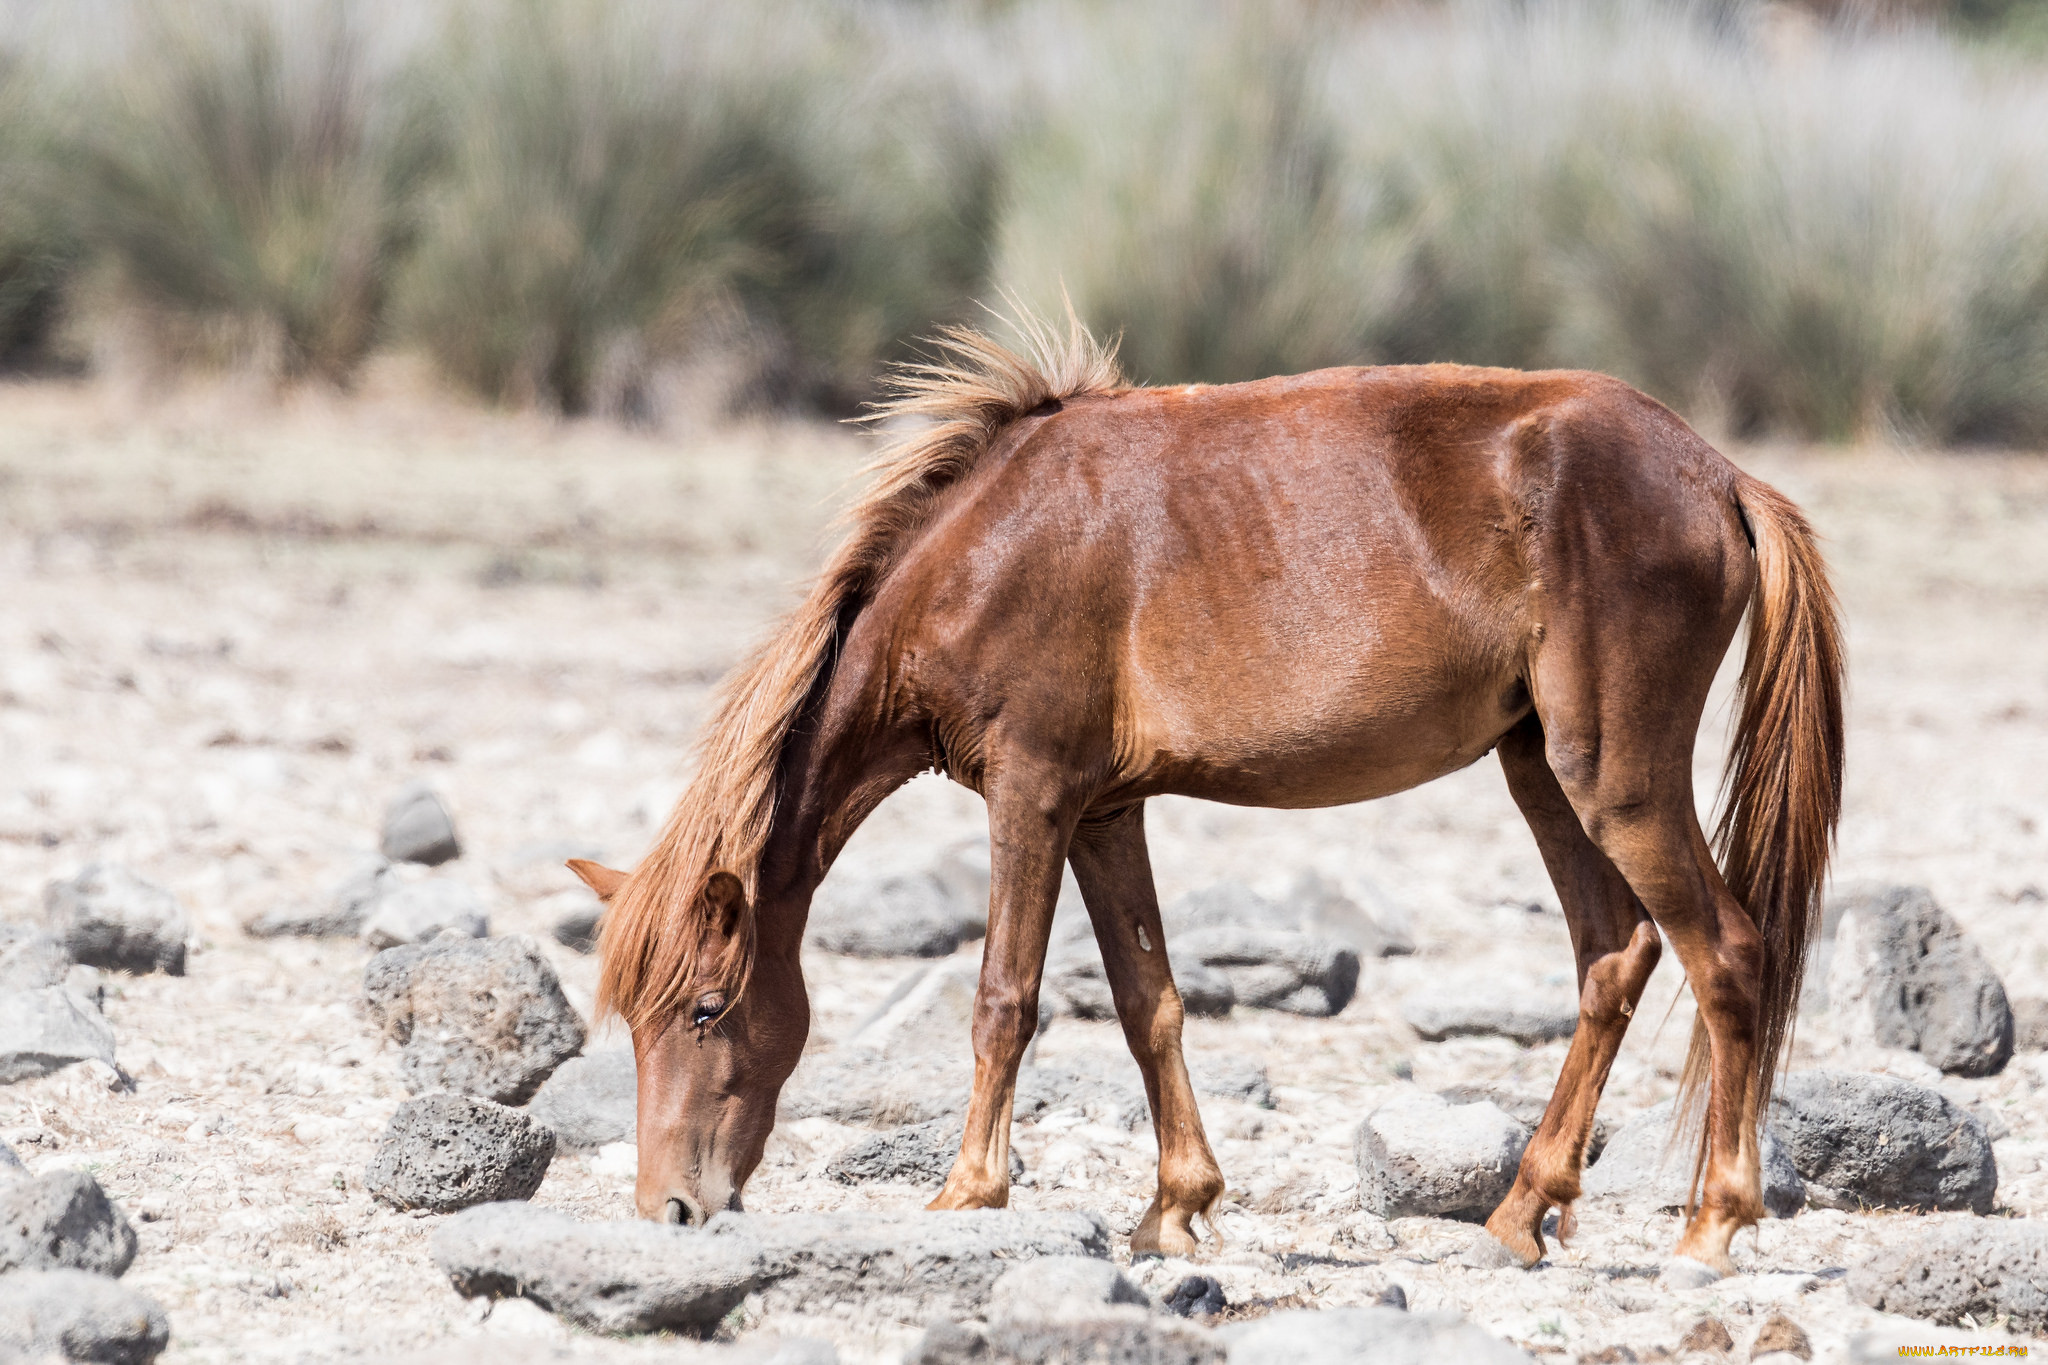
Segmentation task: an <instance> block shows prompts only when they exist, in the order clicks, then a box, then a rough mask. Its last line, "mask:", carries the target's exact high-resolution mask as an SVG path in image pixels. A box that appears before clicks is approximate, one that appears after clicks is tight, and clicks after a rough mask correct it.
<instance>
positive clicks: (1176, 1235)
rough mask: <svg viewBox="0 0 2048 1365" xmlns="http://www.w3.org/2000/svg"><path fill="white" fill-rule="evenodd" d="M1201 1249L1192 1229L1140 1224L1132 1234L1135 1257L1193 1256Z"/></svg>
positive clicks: (1132, 1248) (1132, 1253)
mask: <svg viewBox="0 0 2048 1365" xmlns="http://www.w3.org/2000/svg"><path fill="white" fill-rule="evenodd" d="M1200 1249H1201V1243H1200V1242H1198V1241H1196V1240H1195V1234H1194V1231H1193V1229H1191V1228H1173V1227H1161V1226H1158V1225H1156V1224H1155V1225H1153V1226H1151V1227H1147V1226H1145V1225H1144V1224H1142V1223H1141V1224H1139V1226H1138V1230H1137V1231H1136V1232H1134V1233H1132V1234H1131V1255H1133V1256H1192V1255H1194V1254H1195V1252H1196V1251H1198V1250H1200Z"/></svg>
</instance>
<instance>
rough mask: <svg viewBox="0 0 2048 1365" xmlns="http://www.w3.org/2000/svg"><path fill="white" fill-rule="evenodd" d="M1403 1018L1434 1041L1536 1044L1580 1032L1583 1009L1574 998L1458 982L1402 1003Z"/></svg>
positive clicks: (1425, 992)
mask: <svg viewBox="0 0 2048 1365" xmlns="http://www.w3.org/2000/svg"><path fill="white" fill-rule="evenodd" d="M1401 1018H1402V1019H1404V1020H1406V1021H1407V1024H1408V1027H1410V1028H1412V1029H1414V1030H1415V1031H1416V1032H1417V1033H1419V1034H1421V1035H1422V1036H1423V1038H1424V1039H1426V1040H1427V1041H1429V1042H1432V1043H1440V1042H1442V1041H1443V1040H1444V1039H1446V1038H1475V1037H1488V1036H1491V1037H1497V1038H1512V1039H1514V1040H1515V1041H1516V1042H1518V1043H1521V1044H1523V1045H1524V1046H1529V1047H1533V1046H1535V1045H1536V1044H1537V1043H1548V1042H1554V1041H1556V1040H1557V1039H1560V1038H1569V1037H1571V1036H1572V1034H1574V1033H1576V1032H1577V1031H1578V1027H1579V1007H1578V1005H1577V1003H1576V1002H1574V1001H1572V1000H1570V999H1557V1000H1528V999H1524V998H1521V997H1520V996H1519V995H1517V994H1516V993H1515V992H1512V991H1500V990H1494V991H1486V990H1480V989H1473V988H1460V987H1455V986H1454V987H1452V988H1450V989H1448V990H1445V989H1434V988H1433V989H1430V990H1427V991H1418V992H1416V993H1415V994H1413V995H1411V996H1409V997H1408V998H1407V999H1406V1000H1403V1001H1402V1002H1401Z"/></svg>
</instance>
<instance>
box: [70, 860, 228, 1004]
mask: <svg viewBox="0 0 2048 1365" xmlns="http://www.w3.org/2000/svg"><path fill="white" fill-rule="evenodd" d="M43 914H44V917H45V919H46V920H47V921H48V923H49V926H50V932H51V933H53V934H54V935H56V937H57V938H58V939H59V940H60V941H61V942H62V943H63V945H64V951H65V952H66V953H67V954H69V955H70V958H71V960H72V961H73V962H83V963H84V964H85V965H86V966H88V967H102V968H105V969H107V970H108V971H121V972H136V973H148V972H163V973H165V974H167V975H170V976H183V975H184V974H185V940H186V939H187V938H188V937H190V936H191V933H192V926H191V924H190V922H189V921H187V920H186V918H185V910H184V907H183V906H181V905H179V904H178V898H177V897H176V896H173V895H172V894H171V893H170V892H168V891H166V890H164V889H163V888H162V887H160V886H156V885H154V884H152V883H150V882H146V881H144V880H142V878H140V877H138V876H136V875H135V874H134V873H133V872H131V871H129V870H128V869H127V868H125V867H123V866H121V865H120V864H119V863H90V864H88V865H87V866H86V867H85V869H84V870H83V871H81V872H80V873H79V874H78V875H77V876H76V877H73V878H72V879H71V880H70V881H61V880H60V881H53V882H51V883H49V885H47V886H45V887H44V888H43Z"/></svg>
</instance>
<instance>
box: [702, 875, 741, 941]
mask: <svg viewBox="0 0 2048 1365" xmlns="http://www.w3.org/2000/svg"><path fill="white" fill-rule="evenodd" d="M746 903H747V888H746V886H745V885H744V884H743V883H742V882H741V881H740V879H739V878H738V877H735V876H733V875H732V873H730V872H714V873H712V874H711V879H710V880H709V881H707V882H705V883H704V904H705V905H706V906H707V907H709V908H710V911H711V919H712V922H713V923H715V924H717V925H718V928H719V932H720V933H724V934H730V933H732V931H733V929H734V928H735V927H736V926H737V925H738V923H739V918H740V911H741V910H742V909H744V908H745V906H746Z"/></svg>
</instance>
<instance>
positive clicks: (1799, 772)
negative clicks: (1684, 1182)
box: [1674, 475, 1843, 1205]
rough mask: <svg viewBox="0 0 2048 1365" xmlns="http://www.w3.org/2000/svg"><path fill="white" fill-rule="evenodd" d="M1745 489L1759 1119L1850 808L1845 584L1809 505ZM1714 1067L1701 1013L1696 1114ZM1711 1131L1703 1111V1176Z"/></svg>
mask: <svg viewBox="0 0 2048 1365" xmlns="http://www.w3.org/2000/svg"><path fill="white" fill-rule="evenodd" d="M1736 500H1737V503H1738V505H1739V507H1740V509H1741V512H1742V515H1743V519H1744V523H1745V525H1747V526H1748V527H1749V528H1750V532H1751V535H1752V537H1753V539H1754V541H1755V544H1756V565H1757V581H1756V589H1755V596H1754V597H1753V598H1752V600H1751V603H1750V618H1749V648H1748V653H1747V654H1746V655H1745V656H1744V658H1743V662H1742V683H1741V687H1742V714H1741V717H1740V719H1739V720H1738V721H1737V722H1736V726H1735V735H1734V739H1733V741H1732V743H1731V745H1730V752H1729V757H1728V768H1727V775H1726V778H1725V789H1724V792H1723V798H1722V807H1721V819H1720V823H1719V825H1718V827H1717V828H1716V829H1715V832H1714V844H1715V849H1716V851H1717V852H1718V854H1719V856H1720V863H1721V875H1722V877H1723V878H1724V879H1725V880H1726V881H1727V883H1728V889H1729V891H1730V892H1732V893H1733V894H1734V896H1735V899H1736V900H1737V901H1738V902H1740V903H1741V904H1742V906H1743V907H1744V908H1745V909H1747V910H1748V911H1749V914H1750V917H1751V918H1752V919H1754V920H1755V921H1756V926H1757V929H1758V930H1759V932H1760V933H1761V934H1762V936H1763V944H1764V961H1763V982H1762V989H1761V991H1760V992H1759V998H1758V1005H1757V1029H1756V1069H1755V1071H1754V1073H1753V1074H1752V1075H1751V1076H1750V1077H1749V1085H1750V1092H1749V1094H1748V1096H1747V1097H1746V1098H1747V1101H1748V1106H1749V1107H1748V1113H1749V1117H1750V1119H1751V1121H1752V1122H1754V1123H1755V1124H1757V1125H1759V1126H1761V1124H1762V1123H1763V1121H1764V1117H1765V1114H1766V1112H1767V1111H1768V1109H1769V1107H1770V1101H1771V1091H1772V1089H1773V1087H1774V1086H1775V1084H1776V1081H1777V1075H1778V1069H1779V1065H1780V1063H1781V1061H1782V1060H1783V1058H1784V1054H1785V1050H1786V1048H1787V1046H1788V1045H1789V1044H1790V1042H1791V1038H1792V1030H1793V1025H1794V1023H1795V1021H1796V1019H1797V1015H1798V1011H1799V991H1800V985H1801V982H1802V979H1803V978H1804V976H1805V973H1806V951H1807V944H1808V943H1809V942H1810V941H1811V940H1812V938H1813V934H1814V930H1815V929H1816V928H1817V927H1818V925H1819V922H1820V910H1821V905H1820V897H1821V885H1822V883H1823V882H1824V881H1825V880H1826V878H1827V870H1828V855H1829V853H1830V851H1831V849H1832V847H1833V844H1834V838H1835V826H1836V824H1837V822H1838V821H1839V820H1840V818H1841V814H1842V748H1843V737H1842V672H1843V653H1842V632H1841V624H1840V622H1839V620H1838V619H1837V609H1836V604H1835V595H1834V590H1833V589H1832V588H1831V587H1829V585H1828V576H1827V567H1826V565H1825V564H1824V563H1823V562H1822V560H1821V555H1820V548H1819V546H1818V545H1817V544H1816V543H1815V537H1814V533H1813V528H1812V527H1811V526H1810V525H1809V524H1808V523H1807V520H1806V517H1805V515H1804V514H1803V513H1801V512H1800V510H1799V509H1798V507H1796V506H1794V505H1793V503H1792V502H1791V500H1790V499H1788V498H1786V497H1785V496H1784V495H1783V494H1782V493H1780V492H1778V491H1777V490H1776V489H1775V488H1772V487H1771V486H1770V485H1769V484H1766V483H1764V482H1762V481H1761V480H1758V479H1752V478H1750V477H1748V476H1747V475H1744V476H1743V477H1742V479H1741V482H1740V483H1739V484H1738V485H1737V487H1736ZM1712 1070H1713V1061H1712V1054H1711V1049H1710V1047H1709V1044H1708V1040H1707V1033H1706V1026H1705V1024H1704V1023H1702V1022H1701V1021H1699V1020H1698V1019H1695V1020H1694V1022H1693V1031H1692V1045H1691V1048H1690V1050H1689V1051H1688V1053H1687V1055H1686V1059H1685V1070H1684V1073H1683V1075H1682V1076H1681V1078H1680V1080H1679V1088H1678V1102H1677V1104H1676V1105H1675V1106H1674V1112H1675V1113H1677V1114H1679V1115H1691V1116H1693V1118H1694V1121H1695V1122H1697V1119H1698V1116H1699V1115H1700V1113H1701V1108H1700V1106H1701V1102H1702V1101H1703V1099H1704V1097H1705V1095H1706V1092H1707V1089H1708V1086H1709V1082H1710V1080H1711V1076H1712ZM1676 1132H1677V1129H1676V1128H1674V1135H1675V1134H1676ZM1706 1143H1707V1134H1706V1131H1705V1128H1704V1126H1703V1125H1702V1126H1701V1127H1700V1129H1699V1134H1698V1147H1697V1148H1696V1150H1695V1154H1694V1161H1693V1189H1694V1190H1697V1189H1698V1187H1699V1182H1700V1178H1701V1175H1702V1173H1703V1172H1704V1170H1705V1166H1706V1157H1707V1147H1706ZM1687 1202H1688V1205H1690V1203H1691V1202H1692V1200H1691V1198H1690V1197H1689V1198H1688V1201H1687Z"/></svg>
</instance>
